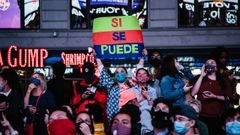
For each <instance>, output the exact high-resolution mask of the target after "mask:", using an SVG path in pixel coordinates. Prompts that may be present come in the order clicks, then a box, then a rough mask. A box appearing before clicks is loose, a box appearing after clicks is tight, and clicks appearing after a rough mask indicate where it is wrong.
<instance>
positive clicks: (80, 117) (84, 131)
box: [75, 111, 94, 135]
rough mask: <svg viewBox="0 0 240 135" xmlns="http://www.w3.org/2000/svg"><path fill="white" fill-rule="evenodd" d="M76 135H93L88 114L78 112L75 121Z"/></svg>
mask: <svg viewBox="0 0 240 135" xmlns="http://www.w3.org/2000/svg"><path fill="white" fill-rule="evenodd" d="M75 124H76V129H77V135H93V134H94V127H93V120H92V118H91V115H90V114H89V113H88V112H85V111H83V112H79V113H78V114H77V117H76V120H75Z"/></svg>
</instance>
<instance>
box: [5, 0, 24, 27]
mask: <svg viewBox="0 0 240 135" xmlns="http://www.w3.org/2000/svg"><path fill="white" fill-rule="evenodd" d="M20 16H21V12H20V7H19V3H18V0H0V29H1V28H10V29H11V28H20V27H21V21H20Z"/></svg>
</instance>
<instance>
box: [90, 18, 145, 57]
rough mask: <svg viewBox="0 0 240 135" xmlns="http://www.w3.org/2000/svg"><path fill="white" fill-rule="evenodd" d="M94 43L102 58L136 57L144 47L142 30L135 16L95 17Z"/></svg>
mask: <svg viewBox="0 0 240 135" xmlns="http://www.w3.org/2000/svg"><path fill="white" fill-rule="evenodd" d="M93 44H94V49H95V51H96V52H97V57H98V58H100V59H117V60H121V59H126V58H131V59H136V58H138V57H141V55H142V53H141V52H142V49H143V48H144V47H143V36H142V31H141V28H140V26H139V23H138V20H137V18H136V17H134V16H115V17H100V18H96V19H94V23H93Z"/></svg>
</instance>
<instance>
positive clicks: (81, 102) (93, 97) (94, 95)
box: [72, 62, 107, 113]
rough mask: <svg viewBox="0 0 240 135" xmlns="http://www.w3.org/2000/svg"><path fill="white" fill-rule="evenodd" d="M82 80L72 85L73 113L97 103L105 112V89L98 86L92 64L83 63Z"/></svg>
mask: <svg viewBox="0 0 240 135" xmlns="http://www.w3.org/2000/svg"><path fill="white" fill-rule="evenodd" d="M82 76H83V80H82V81H80V82H77V83H76V84H74V97H73V100H72V101H73V105H74V106H75V108H76V109H75V112H76V113H78V112H81V111H84V110H85V109H86V107H85V106H86V105H88V104H94V103H98V104H100V105H101V107H103V108H104V110H105V105H106V101H107V92H106V89H105V88H103V87H101V86H99V85H98V83H99V78H98V77H97V76H95V67H94V64H93V63H90V62H85V63H84V65H83V67H82Z"/></svg>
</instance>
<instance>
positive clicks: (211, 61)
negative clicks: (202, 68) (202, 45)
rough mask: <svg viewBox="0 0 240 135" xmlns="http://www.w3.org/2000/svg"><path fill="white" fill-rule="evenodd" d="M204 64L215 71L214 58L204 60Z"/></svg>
mask: <svg viewBox="0 0 240 135" xmlns="http://www.w3.org/2000/svg"><path fill="white" fill-rule="evenodd" d="M205 65H206V66H207V65H210V66H212V67H214V70H215V71H217V63H216V61H215V60H213V59H209V60H207V61H206V63H205Z"/></svg>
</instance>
